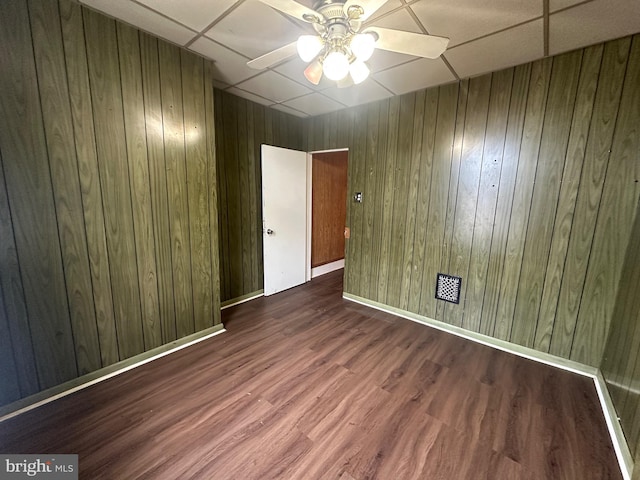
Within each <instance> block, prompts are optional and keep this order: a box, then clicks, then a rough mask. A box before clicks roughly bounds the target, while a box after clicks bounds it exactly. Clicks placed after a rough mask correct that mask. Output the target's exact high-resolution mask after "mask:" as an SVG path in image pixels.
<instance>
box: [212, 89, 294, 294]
mask: <svg viewBox="0 0 640 480" xmlns="http://www.w3.org/2000/svg"><path fill="white" fill-rule="evenodd" d="M215 132H216V149H217V162H218V172H219V178H220V182H219V191H218V193H219V196H218V209H219V224H220V295H221V298H222V300H223V301H226V300H232V299H235V298H238V297H241V296H243V295H248V294H250V293H253V292H256V291H258V290H261V289H262V288H263V285H264V271H263V268H264V265H263V260H262V259H263V257H262V174H261V168H260V145H262V144H267V145H273V146H277V147H283V148H291V149H294V150H304V149H305V143H306V142H305V139H304V132H305V130H304V120H303V119H301V118H298V117H294V116H292V115H288V114H286V113H283V112H279V111H277V110H274V109H270V108H266V107H264V106H262V105H258V104H256V103H253V102H250V101H247V100H245V99H243V98H240V97H236V96H234V95H230V94H228V93H225V92H222V91H220V90H215Z"/></svg>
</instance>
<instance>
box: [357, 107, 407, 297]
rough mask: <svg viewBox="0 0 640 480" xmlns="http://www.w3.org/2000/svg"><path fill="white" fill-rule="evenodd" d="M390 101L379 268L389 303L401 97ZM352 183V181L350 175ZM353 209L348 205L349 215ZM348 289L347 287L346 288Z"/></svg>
mask: <svg viewBox="0 0 640 480" xmlns="http://www.w3.org/2000/svg"><path fill="white" fill-rule="evenodd" d="M388 102H389V123H388V127H387V128H388V130H387V138H386V140H387V142H386V152H385V162H384V163H385V174H384V190H383V193H382V211H381V217H382V229H381V232H380V235H381V242H380V264H379V268H378V282H377V286H378V299H377V301H378V302H380V303H387V301H388V299H387V287H388V285H389V274H390V265H389V263H390V261H389V258H390V256H391V235H392V229H393V210H394V206H393V201H394V189H395V186H394V185H395V178H396V157H397V150H398V123H399V116H400V99H399V98H398V97H393V98H391V99H389V100H388ZM350 183H352V180H351V177H350ZM350 210H351V209H350V208H349V207H347V215H349V211H350ZM345 291H346V288H345Z"/></svg>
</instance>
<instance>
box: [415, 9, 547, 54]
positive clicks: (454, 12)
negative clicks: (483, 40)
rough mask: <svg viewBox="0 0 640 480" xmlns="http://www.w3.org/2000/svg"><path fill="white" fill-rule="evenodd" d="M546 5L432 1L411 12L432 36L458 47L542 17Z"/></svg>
mask: <svg viewBox="0 0 640 480" xmlns="http://www.w3.org/2000/svg"><path fill="white" fill-rule="evenodd" d="M542 4H543V2H542V1H532V0H456V1H455V2H452V1H451V0H428V1H420V2H416V3H413V4H411V7H410V8H411V9H413V11H414V12H415V14H416V15H417V16H418V19H419V20H420V22H422V24H423V25H424V26H425V28H426V29H427V31H428V32H429V33H430V34H431V35H439V36H443V37H449V38H450V39H451V42H450V43H449V46H455V45H458V44H460V43H463V42H467V41H469V40H473V39H475V38H479V37H482V36H484V35H488V34H490V33H493V32H496V31H498V30H502V29H505V28H508V27H511V26H513V25H517V24H520V23H523V22H526V21H528V20H532V19H534V18H536V17H541V16H542Z"/></svg>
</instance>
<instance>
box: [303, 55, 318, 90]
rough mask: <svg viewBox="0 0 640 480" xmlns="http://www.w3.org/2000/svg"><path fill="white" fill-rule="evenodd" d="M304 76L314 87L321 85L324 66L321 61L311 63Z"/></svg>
mask: <svg viewBox="0 0 640 480" xmlns="http://www.w3.org/2000/svg"><path fill="white" fill-rule="evenodd" d="M304 76H305V78H306V79H307V80H309V81H310V82H311V83H313V84H314V85H318V84H319V83H320V79H321V78H322V64H321V63H320V61H319V60H316V61H315V62H313V63H310V64H309V66H308V67H307V68H305V70H304Z"/></svg>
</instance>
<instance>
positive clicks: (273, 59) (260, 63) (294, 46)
mask: <svg viewBox="0 0 640 480" xmlns="http://www.w3.org/2000/svg"><path fill="white" fill-rule="evenodd" d="M297 53H298V42H293V43H290V44H289V45H285V46H284V47H280V48H278V49H276V50H273V51H271V52H269V53H265V54H264V55H262V56H261V57H258V58H256V59H253V60H249V61H248V62H247V66H248V67H251V68H255V69H256V70H263V69H265V68H267V67H270V66H271V65H275V64H276V63H278V62H281V61H282V60H286V59H287V58H289V57H293V56H294V55H296V54H297Z"/></svg>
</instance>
